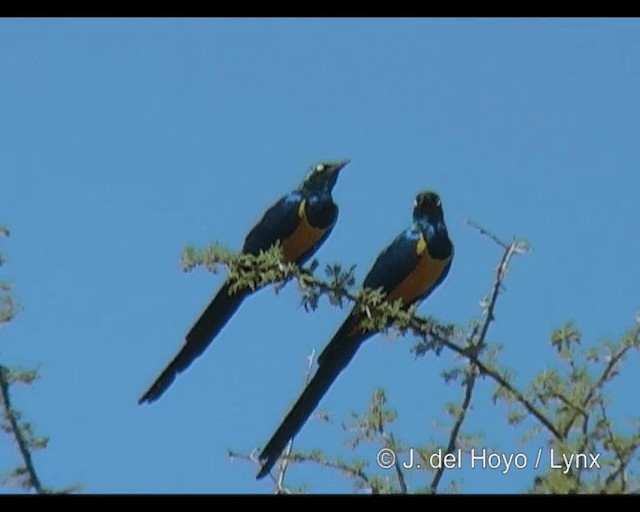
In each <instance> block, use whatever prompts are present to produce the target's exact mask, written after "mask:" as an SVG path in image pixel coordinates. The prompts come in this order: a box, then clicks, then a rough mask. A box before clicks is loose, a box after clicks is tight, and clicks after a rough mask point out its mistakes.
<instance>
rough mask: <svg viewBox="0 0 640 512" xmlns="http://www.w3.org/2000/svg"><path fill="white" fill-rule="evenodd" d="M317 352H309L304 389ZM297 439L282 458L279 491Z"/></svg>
mask: <svg viewBox="0 0 640 512" xmlns="http://www.w3.org/2000/svg"><path fill="white" fill-rule="evenodd" d="M315 354H316V351H315V349H314V350H312V351H311V354H309V357H308V362H307V370H306V371H305V375H304V383H303V385H302V389H304V388H305V387H306V386H307V384H309V379H310V378H311V367H312V366H313V358H314V356H315ZM294 439H295V436H293V437H292V438H291V439H290V440H289V443H288V444H287V448H286V449H285V451H284V454H283V455H284V457H283V458H282V463H281V465H280V471H279V472H278V478H277V481H276V485H277V491H278V492H279V491H280V489H282V486H283V482H284V476H285V474H286V472H287V468H288V466H289V456H290V455H291V450H292V449H293V440H294Z"/></svg>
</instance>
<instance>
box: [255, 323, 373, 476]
mask: <svg viewBox="0 0 640 512" xmlns="http://www.w3.org/2000/svg"><path fill="white" fill-rule="evenodd" d="M353 325H354V322H353V317H350V318H349V319H347V321H345V323H344V324H343V325H342V326H341V327H340V329H339V330H338V332H337V333H336V335H335V336H334V337H333V338H332V340H331V341H330V342H329V344H328V345H327V346H326V348H325V349H324V351H323V352H322V354H320V357H319V358H318V365H319V366H318V370H317V371H316V373H315V375H314V376H313V379H311V381H310V382H309V384H307V386H306V387H305V389H304V391H303V392H302V395H300V397H299V398H298V401H297V402H296V403H295V405H294V406H293V408H292V409H291V411H290V412H289V414H287V417H286V418H285V419H284V421H283V422H282V423H281V424H280V426H279V427H278V430H277V431H276V433H275V434H274V435H273V437H272V438H271V439H270V440H269V442H268V443H267V445H266V446H265V447H264V449H263V450H262V453H261V454H260V457H259V460H260V462H261V463H262V467H261V468H260V472H259V473H258V475H257V477H256V478H258V479H260V478H263V477H264V476H266V475H268V474H269V472H270V471H271V469H272V468H273V466H274V465H275V463H276V462H277V461H278V458H279V457H280V455H281V454H282V452H283V451H284V449H285V447H286V446H287V443H288V442H289V440H290V439H292V438H293V437H294V436H295V435H296V434H297V433H298V431H299V430H300V429H301V428H302V426H303V425H304V424H305V423H306V421H307V420H308V419H309V416H311V414H312V413H313V411H314V410H315V408H316V407H317V406H318V403H319V402H320V400H321V399H322V397H323V396H324V395H325V393H326V392H327V391H328V390H329V388H330V387H331V384H333V381H334V380H335V379H336V378H337V377H338V375H339V374H340V372H341V371H342V370H343V369H344V368H345V367H346V366H347V365H348V364H349V361H351V359H352V358H353V356H354V355H355V353H356V351H357V350H358V347H359V346H360V344H361V343H362V341H364V336H363V335H362V334H351V333H350V332H349V331H350V330H351V328H352V326H353ZM367 337H368V336H367Z"/></svg>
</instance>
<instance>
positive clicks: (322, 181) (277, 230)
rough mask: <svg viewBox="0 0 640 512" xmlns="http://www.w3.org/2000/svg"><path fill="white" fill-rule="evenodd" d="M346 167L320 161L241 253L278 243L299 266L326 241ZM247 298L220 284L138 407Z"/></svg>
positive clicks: (246, 291) (335, 217) (274, 208)
mask: <svg viewBox="0 0 640 512" xmlns="http://www.w3.org/2000/svg"><path fill="white" fill-rule="evenodd" d="M348 163H349V161H348V160H344V161H340V162H324V163H319V164H318V165H316V166H314V167H312V168H311V170H310V171H309V173H308V174H307V176H306V178H305V179H304V181H303V182H302V184H301V185H300V186H299V187H298V188H296V189H295V190H293V191H292V192H289V193H288V194H287V195H285V196H283V197H282V198H280V199H279V200H278V201H277V202H276V203H275V204H273V205H272V206H271V207H270V208H269V209H268V210H267V211H266V212H265V214H264V215H263V217H262V219H260V221H259V222H258V223H257V224H256V225H255V226H254V227H253V228H252V229H251V231H249V234H248V235H247V237H246V238H245V241H244V246H243V248H242V252H243V253H246V254H253V255H258V254H259V253H260V251H266V250H268V249H269V248H270V247H272V246H273V245H274V244H275V243H276V242H280V245H281V247H282V253H283V255H284V262H285V263H290V262H295V263H297V264H298V265H302V264H303V263H304V262H305V261H307V260H308V259H309V258H310V257H311V256H312V255H313V254H314V253H315V252H316V251H317V250H318V248H319V247H320V246H321V245H322V244H323V243H324V241H325V240H326V239H327V238H328V236H329V234H330V233H331V231H332V230H333V227H334V226H335V224H336V221H337V220H338V206H337V205H336V204H335V203H334V202H333V198H332V196H331V192H332V190H333V187H334V186H335V184H336V181H337V179H338V175H339V174H340V171H341V170H342V169H343V168H344V167H345V166H346V165H347V164H348ZM252 293H253V291H252V290H249V289H243V290H239V291H236V292H235V293H233V294H232V293H230V284H229V282H228V281H227V282H225V283H224V284H223V285H222V287H221V288H220V290H219V291H218V293H217V294H216V296H215V297H214V298H213V300H212V301H211V302H210V303H209V305H208V306H207V308H206V309H205V310H204V312H203V313H202V315H200V318H198V320H196V322H195V324H193V327H192V328H191V330H190V331H189V332H188V333H187V336H186V340H185V343H184V345H183V346H182V348H181V349H180V351H179V352H178V354H177V355H176V356H175V357H174V358H173V361H171V363H169V365H168V366H167V367H166V368H165V370H164V371H163V372H162V373H161V374H160V376H159V377H158V378H157V379H156V381H155V382H154V383H153V384H152V385H151V387H150V388H149V389H148V390H147V392H146V393H145V394H144V395H142V397H141V398H140V400H139V401H138V403H139V404H142V403H144V402H149V403H151V402H154V401H155V400H157V399H158V398H160V397H161V396H162V394H163V393H164V392H165V391H166V390H167V388H168V387H169V386H170V385H171V383H172V382H173V381H174V380H175V378H176V376H177V375H178V374H179V373H181V372H183V371H184V370H186V369H187V368H188V367H189V365H191V363H192V362H193V361H194V360H195V359H196V358H197V357H199V356H200V355H201V354H202V353H203V352H204V351H205V349H206V348H207V347H208V346H209V345H210V344H211V342H212V341H213V339H214V338H215V336H216V335H217V334H218V333H219V332H220V330H221V329H222V328H223V327H224V326H225V324H226V323H227V321H228V320H229V319H230V318H231V316H232V315H233V314H234V313H235V312H236V310H237V309H238V308H239V307H240V304H242V301H243V300H244V299H246V298H247V297H248V296H249V295H251V294H252Z"/></svg>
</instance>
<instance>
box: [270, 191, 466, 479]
mask: <svg viewBox="0 0 640 512" xmlns="http://www.w3.org/2000/svg"><path fill="white" fill-rule="evenodd" d="M413 220H414V222H413V224H412V226H411V227H410V228H409V229H407V230H405V231H403V232H402V233H400V235H398V236H397V237H396V238H395V239H394V240H393V242H391V244H390V245H389V246H388V247H387V248H386V249H385V250H384V251H382V252H381V253H380V255H379V256H378V258H377V259H376V261H375V263H374V264H373V267H372V268H371V270H370V271H369V273H368V274H367V276H366V277H365V279H364V282H363V286H364V287H365V288H371V289H379V288H380V289H382V291H383V292H384V293H385V295H386V298H387V300H388V301H389V302H395V301H396V300H398V299H401V300H402V303H403V305H404V306H405V307H409V306H410V305H412V304H415V303H418V302H420V301H422V300H424V299H426V298H427V297H428V296H429V295H430V294H431V293H432V292H433V291H434V290H435V289H436V288H437V287H438V286H439V285H440V284H441V283H442V281H443V280H444V279H445V278H446V276H447V275H448V273H449V269H450V268H451V261H452V260H453V252H454V251H453V244H452V243H451V240H450V239H449V235H448V233H447V228H446V225H445V222H444V215H443V212H442V206H441V203H440V198H439V197H438V195H437V194H435V193H434V192H422V193H420V194H418V196H417V197H416V201H415V205H414V211H413ZM360 322H361V317H360V314H359V313H358V311H357V309H356V308H354V309H353V310H352V311H351V313H350V314H349V316H348V317H347V318H346V320H345V321H344V322H343V324H342V325H341V326H340V328H339V329H338V331H337V332H336V334H335V335H334V336H333V338H332V339H331V341H330V342H329V344H328V345H327V346H326V347H325V349H324V350H323V352H322V353H321V354H320V356H319V357H318V370H317V371H316V373H315V375H314V376H313V378H312V379H311V381H310V382H309V384H308V385H307V386H306V387H305V389H304V391H303V392H302V394H301V396H300V398H298V401H297V402H296V403H295V405H294V406H293V408H292V409H291V411H290V412H289V414H288V415H287V416H286V417H285V419H284V420H283V422H282V423H281V424H280V426H279V427H278V430H277V431H276V432H275V434H274V435H273V436H272V438H271V440H270V441H269V442H268V443H267V445H266V446H265V448H264V449H263V450H262V453H261V454H260V461H261V462H262V468H261V469H260V472H259V473H258V478H262V477H264V476H265V475H267V474H268V473H269V471H270V470H271V468H272V467H273V465H274V464H275V463H276V461H277V460H278V458H279V457H280V454H281V453H282V451H283V450H284V448H285V446H286V445H287V443H288V442H289V440H290V439H291V438H292V437H293V436H295V435H296V433H297V432H298V431H299V430H300V429H301V428H302V426H303V425H304V423H305V422H306V421H307V419H308V418H309V416H310V415H311V413H312V412H313V410H314V409H315V408H316V407H317V405H318V403H319V402H320V400H321V399H322V397H323V396H324V394H325V393H326V392H327V391H328V390H329V388H330V387H331V385H332V384H333V382H334V380H335V379H336V378H337V377H338V375H339V374H340V372H341V371H342V370H343V369H344V368H345V367H346V366H347V365H348V364H349V362H350V361H351V359H352V358H353V356H354V355H355V354H356V352H357V350H358V348H359V347H360V346H361V345H362V343H363V342H364V341H365V340H367V339H368V338H370V337H371V336H373V335H374V334H376V333H375V332H372V331H364V330H362V328H361V327H360Z"/></svg>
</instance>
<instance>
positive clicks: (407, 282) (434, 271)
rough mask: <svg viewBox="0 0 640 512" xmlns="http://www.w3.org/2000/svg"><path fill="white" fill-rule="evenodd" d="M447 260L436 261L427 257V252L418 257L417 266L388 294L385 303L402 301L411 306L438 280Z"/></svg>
mask: <svg viewBox="0 0 640 512" xmlns="http://www.w3.org/2000/svg"><path fill="white" fill-rule="evenodd" d="M448 261H449V260H448V259H447V260H436V259H433V258H432V257H431V256H430V255H429V251H426V250H425V251H424V252H423V253H422V254H421V255H420V259H419V260H418V264H417V265H416V267H415V268H414V270H413V272H411V274H409V275H408V276H407V277H405V278H404V279H403V280H402V281H401V282H400V284H399V285H398V286H397V287H396V288H395V289H394V290H391V292H389V294H388V296H387V301H388V302H390V303H393V302H395V301H396V300H398V299H402V303H403V304H404V305H407V306H408V305H410V304H412V303H413V302H414V301H415V300H416V299H418V297H420V296H421V295H422V294H424V293H425V292H426V291H427V290H428V289H429V288H431V287H432V286H433V284H434V283H435V282H436V281H437V280H438V278H439V277H440V275H441V274H442V271H443V270H444V267H445V266H446V265H447V263H448Z"/></svg>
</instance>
